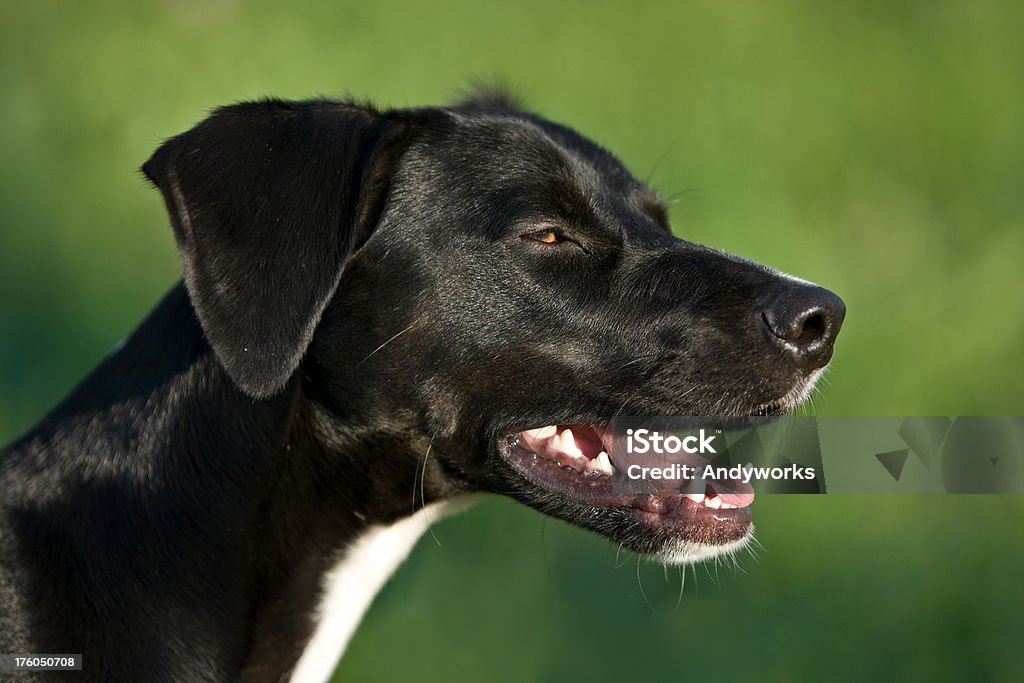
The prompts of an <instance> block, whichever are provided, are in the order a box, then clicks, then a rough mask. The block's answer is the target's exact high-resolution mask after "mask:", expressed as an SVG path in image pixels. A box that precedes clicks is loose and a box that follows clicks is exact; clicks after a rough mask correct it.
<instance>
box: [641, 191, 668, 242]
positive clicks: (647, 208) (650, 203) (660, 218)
mask: <svg viewBox="0 0 1024 683" xmlns="http://www.w3.org/2000/svg"><path fill="white" fill-rule="evenodd" d="M633 203H634V204H635V205H636V206H637V207H638V208H639V209H640V211H642V212H643V213H644V215H646V216H648V217H649V218H651V219H652V220H653V221H654V222H655V223H657V225H658V227H660V228H662V229H663V230H664V231H665V232H667V233H669V234H672V226H671V225H669V222H668V206H667V205H666V204H665V202H664V201H663V200H662V199H661V197H659V196H658V194H657V193H655V192H654V191H653V190H651V189H650V188H649V187H641V188H640V189H639V190H637V191H636V192H635V193H634V194H633Z"/></svg>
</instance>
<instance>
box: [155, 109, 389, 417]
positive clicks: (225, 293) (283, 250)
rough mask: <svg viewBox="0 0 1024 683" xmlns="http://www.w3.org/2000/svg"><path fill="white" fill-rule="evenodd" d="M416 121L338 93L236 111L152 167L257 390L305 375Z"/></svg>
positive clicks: (198, 295)
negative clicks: (322, 324)
mask: <svg viewBox="0 0 1024 683" xmlns="http://www.w3.org/2000/svg"><path fill="white" fill-rule="evenodd" d="M407 128H408V127H407V126H406V125H405V124H404V123H401V122H399V121H397V120H396V119H395V118H394V117H392V116H391V115H384V114H380V113H377V112H375V111H373V110H371V109H369V108H365V107H359V106H355V105H349V104H343V103H338V102H330V101H310V102H295V103H289V102H281V101H264V102H254V103H243V104H237V105H232V106H229V107H225V108H222V109H219V110H217V111H216V112H214V113H213V114H212V115H211V116H210V117H209V118H207V119H206V120H204V121H203V122H201V123H200V124H198V125H197V126H196V127H195V128H193V129H192V130H190V131H188V132H186V133H183V134H181V135H179V136H177V137H174V138H171V139H170V140H168V141H166V142H165V143H164V144H163V145H162V146H161V147H160V148H159V149H158V150H157V151H156V153H154V154H153V156H152V158H150V160H149V161H147V162H146V163H145V164H144V165H143V167H142V170H143V172H144V173H145V174H146V176H147V177H148V178H149V179H150V180H151V181H152V182H153V183H154V184H155V185H156V186H157V187H159V188H160V190H161V191H162V193H163V196H164V200H165V202H166V203H167V210H168V212H169V213H170V215H171V222H172V225H173V227H174V235H175V238H176V240H177V243H178V251H179V252H180V255H181V261H182V267H183V268H182V269H183V272H184V277H185V284H186V286H187V287H188V291H189V295H190V297H191V299H192V305H193V307H194V308H195V311H196V314H197V315H198V317H199V320H200V322H201V323H202V326H203V330H204V332H205V334H206V337H207V339H208V341H209V342H210V345H211V346H212V347H213V351H214V353H215V354H216V356H217V358H218V360H219V361H220V363H221V365H223V367H224V368H225V370H227V373H228V375H230V377H231V378H232V380H233V381H234V382H235V383H236V384H237V385H238V386H239V387H240V388H241V389H242V390H243V391H245V392H246V393H247V394H249V395H250V396H252V397H254V398H265V397H268V396H271V395H273V394H275V393H277V392H279V391H280V390H281V389H282V388H283V387H284V385H285V384H286V383H287V382H288V380H289V378H290V377H291V376H292V374H293V373H294V372H295V369H296V368H297V366H298V364H299V362H300V361H301V359H302V356H303V355H304V353H305V351H306V348H307V347H308V346H309V343H310V340H311V338H312V336H313V331H314V329H315V328H316V326H317V323H318V322H319V320H320V316H321V314H322V312H323V310H324V307H325V306H326V305H327V303H328V301H329V300H330V299H331V296H332V295H333V293H334V291H335V288H336V287H337V283H338V280H339V278H340V276H341V270H342V266H343V264H344V262H345V259H346V258H347V256H348V255H349V254H350V253H351V251H352V249H353V247H354V245H355V244H356V242H357V240H359V239H361V235H365V234H366V232H367V231H368V230H370V229H372V227H373V226H372V223H374V222H375V221H376V219H377V217H378V214H379V211H380V208H381V205H382V203H383V199H384V194H385V193H386V189H387V179H388V175H389V174H390V172H391V168H390V167H391V165H392V161H393V160H394V158H395V157H396V156H397V154H396V148H397V147H400V146H401V144H402V141H403V140H404V139H406V138H407V135H406V133H407Z"/></svg>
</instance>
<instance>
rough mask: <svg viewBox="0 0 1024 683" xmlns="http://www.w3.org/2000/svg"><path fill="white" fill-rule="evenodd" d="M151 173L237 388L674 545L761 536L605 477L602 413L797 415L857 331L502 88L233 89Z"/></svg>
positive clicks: (725, 516) (441, 472)
mask: <svg viewBox="0 0 1024 683" xmlns="http://www.w3.org/2000/svg"><path fill="white" fill-rule="evenodd" d="M144 171H145V172H146V174H147V176H148V177H149V178H150V179H151V180H152V181H153V182H154V183H155V184H156V185H157V186H159V188H160V189H161V190H162V191H163V194H164V197H165V199H166V202H167V205H168V209H169V211H170V213H171V216H172V222H173V225H174V229H175V235H176V238H177V242H178V245H179V249H180V252H181V256H182V261H183V265H184V275H185V281H186V284H187V286H188V289H189V293H190V296H191V298H192V302H193V306H194V308H195V310H196V313H197V315H198V317H199V319H200V321H201V322H202V324H203V329H204V331H205V333H206V336H207V338H208V340H209V342H210V344H211V346H212V348H213V349H214V352H215V353H216V356H217V358H218V360H219V362H220V363H221V364H222V365H223V367H224V369H225V370H226V371H227V373H228V374H229V375H230V376H231V378H232V379H233V380H234V382H235V383H236V384H237V385H238V387H239V388H240V389H241V390H242V391H244V392H246V393H247V394H248V395H249V396H251V397H253V398H256V399H262V398H267V397H270V396H272V395H275V394H278V393H280V392H282V391H284V390H285V389H286V388H288V389H289V390H291V391H296V392H300V393H301V395H302V396H303V398H305V399H308V401H310V402H311V403H313V404H315V405H316V406H317V409H318V411H319V414H320V415H322V416H325V417H324V419H325V420H327V421H328V422H330V423H332V424H333V425H334V426H335V427H336V430H335V436H336V438H337V440H338V443H342V442H344V443H347V444H349V445H350V444H351V443H352V439H349V440H348V441H345V438H346V437H345V436H344V435H346V434H348V435H353V434H358V435H359V436H358V437H352V438H358V439H360V440H362V441H364V442H365V441H367V440H368V439H369V438H370V437H368V436H367V435H368V434H371V433H373V432H382V433H384V432H386V433H388V434H389V435H390V437H389V440H388V441H387V443H389V444H391V446H390V447H391V448H392V449H393V450H392V452H389V453H388V455H387V458H388V460H389V462H382V463H381V467H389V468H394V469H396V471H404V470H401V468H396V466H395V462H397V461H400V460H401V461H407V462H413V463H416V464H417V466H418V464H419V463H420V462H421V461H422V459H423V458H424V457H425V455H426V454H427V453H428V452H429V457H430V461H431V463H432V464H431V469H430V473H429V479H428V482H427V484H426V486H427V487H428V489H429V491H428V492H427V494H426V497H438V496H443V495H451V494H452V493H453V492H461V491H480V490H483V491H493V492H500V493H504V494H507V495H510V496H513V497H514V498H517V499H518V500H520V501H522V502H524V503H526V504H528V505H531V506H533V507H535V508H537V509H539V510H541V511H543V512H546V513H548V514H551V515H554V516H557V517H560V518H562V519H565V520H567V521H569V522H571V523H573V524H577V525H579V526H582V527H585V528H588V529H592V530H594V531H597V532H599V533H602V534H604V535H605V536H607V537H608V538H610V539H612V540H614V541H616V542H619V543H622V544H624V545H625V546H627V547H629V548H631V549H633V550H636V551H638V552H642V553H647V554H652V555H656V556H658V557H660V558H662V559H664V560H667V561H686V560H691V559H698V558H701V557H707V556H710V555H713V554H715V553H717V552H721V551H724V550H728V549H732V548H735V547H737V546H738V545H740V544H742V543H743V542H745V541H746V539H747V538H749V535H750V533H751V529H752V526H751V523H750V517H749V513H748V509H747V505H748V504H749V500H750V498H751V497H752V496H744V495H739V494H733V495H729V494H726V493H725V492H720V491H715V490H714V488H713V487H712V488H711V489H709V490H707V491H706V492H705V494H704V495H689V496H685V495H683V494H661V495H635V496H631V495H624V494H622V493H619V492H615V491H613V489H612V486H611V483H610V482H611V479H610V478H609V476H608V475H609V473H610V468H611V467H614V464H613V463H614V454H612V457H611V458H609V457H608V455H607V452H608V450H609V443H608V441H609V440H608V435H607V425H608V424H609V421H610V419H611V418H612V417H613V416H616V415H635V416H644V415H715V416H741V415H775V414H780V413H783V412H785V411H788V410H790V409H792V408H793V407H795V406H796V405H797V404H799V403H800V402H801V401H802V400H803V399H804V398H806V397H807V395H808V394H809V393H810V391H811V389H812V388H813V386H814V383H815V381H816V380H817V378H818V377H819V375H820V374H821V372H822V369H823V368H824V367H825V365H826V364H827V363H828V361H829V359H830V357H831V355H832V348H833V342H834V340H835V338H836V335H837V334H838V332H839V328H840V326H841V325H842V322H843V316H844V306H843V303H842V301H841V300H840V299H839V298H838V297H836V296H835V295H834V294H832V293H831V292H828V291H827V290H824V289H821V288H819V287H816V286H814V285H811V284H809V283H807V282H804V281H801V280H797V279H795V278H791V277H788V276H785V275H782V274H780V273H778V272H776V271H773V270H771V269H769V268H766V267H764V266H761V265H758V264H756V263H752V262H749V261H746V260H743V259H741V258H737V257H735V256H731V255H729V254H725V253H723V252H720V251H716V250H713V249H710V248H708V247H703V246H700V245H697V244H693V243H690V242H686V241H684V240H682V239H679V238H676V237H674V236H673V235H672V234H671V231H670V228H669V225H668V220H667V213H666V209H665V206H664V204H663V203H662V202H661V201H660V200H659V198H658V197H657V195H656V194H655V193H653V192H652V191H651V190H650V189H649V188H647V187H646V186H645V185H644V184H643V183H641V182H639V181H637V180H636V179H635V178H634V177H633V176H632V175H631V174H630V173H629V172H628V171H627V170H626V169H625V167H624V166H623V165H622V164H621V163H620V162H619V161H618V160H617V159H616V158H615V157H614V156H612V155H611V154H610V153H609V152H608V151H606V150H604V149H603V148H601V147H600V146H598V145H597V144H595V143H593V142H591V141H590V140H588V139H586V138H584V137H583V136H581V135H579V134H578V133H576V132H574V131H573V130H571V129H569V128H566V127H564V126H561V125H558V124H555V123H552V122H550V121H547V120H545V119H543V118H540V117H539V116H536V115H533V114H530V113H525V112H523V111H521V110H519V109H518V108H515V107H513V106H511V105H510V104H508V103H507V102H505V101H503V100H501V99H500V98H494V97H484V98H479V99H477V100H474V101H471V102H469V103H467V104H464V105H461V106H458V107H453V108H423V109H410V110H396V111H388V112H379V111H376V110H374V109H372V108H369V107H363V106H358V105H354V104H349V103H339V102H331V101H310V102H299V103H287V102H280V101H266V102H260V103H249V104H240V105H235V106H231V107H227V108H224V109H221V110H218V111H217V112H215V113H214V114H213V115H212V116H211V117H210V118H208V119H207V120H205V121H203V122H202V123H200V124H199V125H198V126H196V127H195V128H194V129H192V130H191V131H189V132H187V133H184V134H182V135H180V136H178V137H176V138H173V139H171V140H169V141H168V142H166V143H165V144H164V145H163V146H162V147H161V148H160V149H159V150H158V151H157V152H156V154H155V155H154V156H153V158H152V159H150V161H149V162H147V164H146V165H145V167H144ZM345 457H346V453H345V452H344V449H343V448H342V447H340V446H339V452H338V453H337V458H339V459H344V458H345ZM424 477H427V475H426V473H424ZM407 483H408V485H409V486H410V487H411V486H412V485H413V484H414V482H413V480H411V479H410V480H409V481H408V482H407Z"/></svg>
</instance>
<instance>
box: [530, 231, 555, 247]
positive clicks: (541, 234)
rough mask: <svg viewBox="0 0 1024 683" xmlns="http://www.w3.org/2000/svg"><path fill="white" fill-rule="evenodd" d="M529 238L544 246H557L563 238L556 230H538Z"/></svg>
mask: <svg viewBox="0 0 1024 683" xmlns="http://www.w3.org/2000/svg"><path fill="white" fill-rule="evenodd" d="M529 238H530V239H532V240H535V241H537V242H542V243H544V244H557V243H558V242H561V241H562V238H561V237H560V236H559V234H558V233H557V232H555V231H554V230H550V229H548V230H538V231H537V232H532V233H530V234H529Z"/></svg>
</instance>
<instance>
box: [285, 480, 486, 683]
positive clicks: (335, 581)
mask: <svg viewBox="0 0 1024 683" xmlns="http://www.w3.org/2000/svg"><path fill="white" fill-rule="evenodd" d="M476 500H477V496H475V495H465V496H461V497H459V498H455V499H452V500H446V501H442V502H437V503H431V504H430V505H427V506H426V507H424V508H421V509H420V510H418V511H417V512H415V513H414V514H412V515H410V516H408V517H405V518H403V519H401V520H399V521H397V522H395V523H393V524H391V525H386V526H385V525H375V526H372V527H369V528H368V529H367V530H366V531H364V532H363V533H362V534H361V535H360V536H359V537H358V538H356V539H355V540H354V541H353V542H352V543H351V544H350V545H349V546H348V547H347V548H346V549H345V550H344V551H343V552H342V554H341V556H340V558H339V559H338V561H337V563H336V564H335V565H334V567H332V568H331V569H330V570H329V571H328V572H327V573H326V574H325V575H324V576H323V579H322V586H321V590H322V594H321V598H320V604H319V605H318V606H317V609H316V613H315V614H314V615H313V618H314V619H315V620H316V627H315V630H314V632H313V635H312V636H311V637H310V639H309V641H308V643H307V644H306V647H305V649H304V650H303V652H302V656H301V657H300V658H299V661H298V662H297V663H296V665H295V668H294V669H293V670H292V673H291V676H290V678H289V680H290V681H291V683H324V681H327V680H328V679H329V678H330V677H331V673H333V671H334V669H335V667H336V666H337V665H338V661H339V660H340V659H341V655H342V654H343V653H344V652H345V648H346V647H347V646H348V642H349V640H350V639H351V638H352V635H353V634H354V633H355V630H356V628H357V627H358V626H359V622H360V621H361V620H362V618H363V615H364V614H365V612H366V610H367V608H369V606H370V604H371V603H372V602H373V599H374V597H376V595H377V593H378V592H379V591H380V589H381V588H383V587H384V584H386V583H387V581H388V579H389V578H391V575H392V574H393V573H394V572H395V570H396V569H398V566H399V565H400V564H401V563H402V561H403V560H405V558H406V557H407V556H408V554H409V552H410V551H411V550H412V548H413V546H415V545H416V542H417V541H418V540H419V539H420V537H421V536H422V535H423V534H424V533H425V532H426V531H427V529H428V528H430V526H431V525H432V524H434V523H436V522H437V521H438V520H440V519H442V518H444V517H447V516H448V515H451V514H454V513H456V512H459V511H462V510H465V509H466V508H468V507H469V506H470V505H472V504H473V503H474V502H475V501H476Z"/></svg>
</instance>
